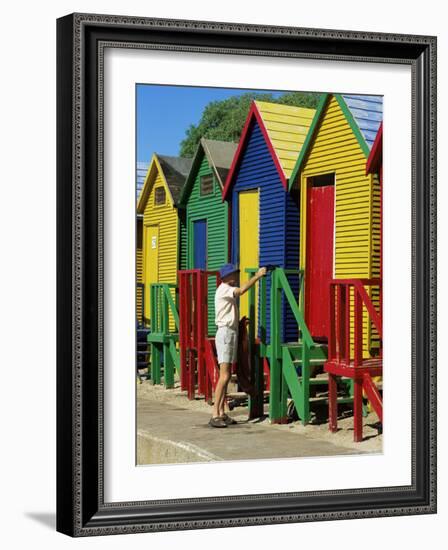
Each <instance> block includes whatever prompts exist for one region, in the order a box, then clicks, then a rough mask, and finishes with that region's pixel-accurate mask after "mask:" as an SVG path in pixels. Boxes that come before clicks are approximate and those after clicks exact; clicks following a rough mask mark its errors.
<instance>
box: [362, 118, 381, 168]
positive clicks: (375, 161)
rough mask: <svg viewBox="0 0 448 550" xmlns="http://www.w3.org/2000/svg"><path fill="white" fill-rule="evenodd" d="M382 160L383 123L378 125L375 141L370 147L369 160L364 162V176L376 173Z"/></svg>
mask: <svg viewBox="0 0 448 550" xmlns="http://www.w3.org/2000/svg"><path fill="white" fill-rule="evenodd" d="M382 160H383V123H381V124H380V127H379V128H378V132H377V134H376V137H375V141H374V142H373V145H372V150H371V151H370V154H369V158H368V159H367V162H366V174H372V173H373V172H378V171H379V168H380V164H381V162H382Z"/></svg>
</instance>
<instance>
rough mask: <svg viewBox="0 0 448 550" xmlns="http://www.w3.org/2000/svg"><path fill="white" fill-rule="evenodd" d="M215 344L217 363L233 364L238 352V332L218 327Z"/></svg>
mask: <svg viewBox="0 0 448 550" xmlns="http://www.w3.org/2000/svg"><path fill="white" fill-rule="evenodd" d="M215 343H216V352H217V354H218V363H219V364H221V363H235V361H236V358H237V352H238V331H237V330H235V329H233V328H230V327H218V330H217V332H216V336H215Z"/></svg>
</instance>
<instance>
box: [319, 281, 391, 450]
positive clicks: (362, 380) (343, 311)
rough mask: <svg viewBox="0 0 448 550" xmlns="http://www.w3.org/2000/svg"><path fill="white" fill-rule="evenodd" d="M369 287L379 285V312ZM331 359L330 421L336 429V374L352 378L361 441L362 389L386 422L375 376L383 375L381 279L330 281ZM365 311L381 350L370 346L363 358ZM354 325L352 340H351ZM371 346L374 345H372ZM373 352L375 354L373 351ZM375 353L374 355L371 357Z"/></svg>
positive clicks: (328, 369) (356, 432) (356, 428)
mask: <svg viewBox="0 0 448 550" xmlns="http://www.w3.org/2000/svg"><path fill="white" fill-rule="evenodd" d="M366 287H370V288H371V289H372V290H373V289H375V287H376V288H377V290H378V292H379V295H378V303H379V311H377V310H376V309H375V307H374V305H373V302H372V299H371V297H370V296H369V295H368V293H367V291H366ZM329 291H330V295H329V314H330V319H329V321H330V322H329V326H330V334H329V338H328V360H327V362H326V363H325V371H326V372H328V404H329V424H330V430H331V431H334V432H335V431H337V381H336V377H337V376H347V377H349V378H352V379H353V415H354V440H355V441H361V440H362V394H363V390H364V392H365V394H366V396H367V398H368V400H369V401H370V403H371V404H372V407H373V409H374V410H375V412H376V413H377V415H378V418H379V419H380V421H381V422H382V421H383V406H382V399H381V395H380V393H379V391H378V389H377V387H376V385H375V383H374V382H373V379H372V377H374V376H381V374H382V367H383V359H382V339H383V324H382V312H381V304H382V296H381V294H382V286H381V280H380V279H333V280H332V281H330V288H329ZM364 311H367V315H368V320H369V321H368V322H369V324H368V331H369V332H370V338H372V331H373V329H376V332H377V336H378V346H379V348H378V350H377V351H376V352H375V353H373V349H367V350H366V351H367V353H366V355H368V357H367V358H364V351H365V349H364V348H365V347H366V348H367V346H364V343H365V340H364V328H365V326H366V325H365V322H364ZM352 327H353V339H352ZM370 347H371V348H372V346H370ZM371 352H372V353H371ZM370 355H372V357H370Z"/></svg>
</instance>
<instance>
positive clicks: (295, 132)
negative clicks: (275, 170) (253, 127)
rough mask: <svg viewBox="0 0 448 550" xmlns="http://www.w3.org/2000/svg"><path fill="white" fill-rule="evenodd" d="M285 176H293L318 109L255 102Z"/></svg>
mask: <svg viewBox="0 0 448 550" xmlns="http://www.w3.org/2000/svg"><path fill="white" fill-rule="evenodd" d="M255 104H256V106H257V108H258V111H259V113H260V115H261V118H262V120H263V123H264V127H265V128H266V130H267V133H268V136H269V139H270V140H271V143H272V145H273V147H274V149H275V152H276V153H277V156H278V158H279V161H280V164H281V166H282V168H283V172H284V173H285V176H286V177H287V178H289V176H290V175H291V173H292V171H293V168H294V165H295V163H296V160H297V157H298V155H299V152H300V149H301V147H302V145H303V142H304V141H305V137H306V134H307V133H308V129H309V127H310V125H311V122H312V120H313V117H314V114H315V112H316V109H308V108H305V107H295V106H293V105H281V104H279V103H268V102H266V101H255Z"/></svg>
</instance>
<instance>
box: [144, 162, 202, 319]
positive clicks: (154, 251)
mask: <svg viewBox="0 0 448 550" xmlns="http://www.w3.org/2000/svg"><path fill="white" fill-rule="evenodd" d="M190 168H191V159H187V158H182V157H174V156H166V155H159V154H157V153H154V155H153V156H152V159H151V162H150V165H149V168H148V172H147V173H146V178H145V182H144V185H143V189H142V192H141V194H140V197H139V200H138V203H137V214H141V215H142V216H143V231H142V233H143V239H142V250H143V254H142V256H143V284H144V310H145V319H144V324H145V325H149V322H150V318H149V317H150V316H149V312H150V303H149V300H150V293H149V288H150V285H151V284H152V283H176V282H177V269H178V265H179V217H178V212H177V204H178V200H179V198H180V194H181V191H182V187H183V185H184V183H185V179H186V176H187V175H188V172H189V171H190Z"/></svg>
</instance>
